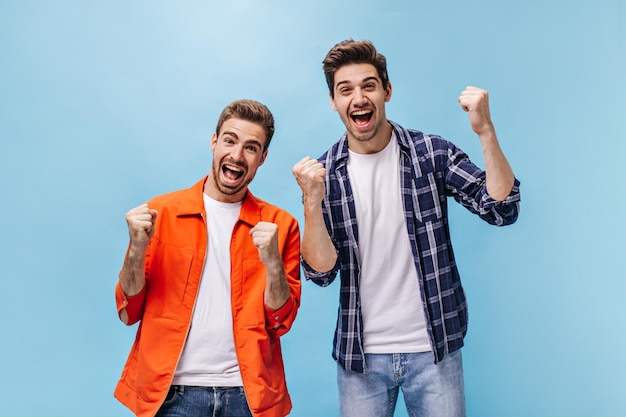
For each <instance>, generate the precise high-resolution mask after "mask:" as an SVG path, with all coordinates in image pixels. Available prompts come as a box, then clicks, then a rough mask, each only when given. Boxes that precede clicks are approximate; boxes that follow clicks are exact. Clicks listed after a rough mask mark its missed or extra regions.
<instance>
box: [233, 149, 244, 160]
mask: <svg viewBox="0 0 626 417" xmlns="http://www.w3.org/2000/svg"><path fill="white" fill-rule="evenodd" d="M231 156H232V158H233V159H234V160H235V161H241V160H242V159H243V146H242V145H237V146H235V147H234V148H233V150H232V152H231Z"/></svg>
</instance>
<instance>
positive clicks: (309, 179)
mask: <svg viewBox="0 0 626 417" xmlns="http://www.w3.org/2000/svg"><path fill="white" fill-rule="evenodd" d="M291 172H292V173H293V176H294V177H296V181H297V182H298V185H299V186H300V189H302V193H303V195H304V203H305V204H312V205H320V204H321V202H322V200H323V199H324V194H325V193H326V185H325V184H324V181H325V179H326V169H325V168H324V166H323V165H322V164H321V163H320V162H319V161H318V160H317V159H312V158H310V157H308V156H307V157H305V158H304V159H302V160H301V161H300V162H298V163H297V164H295V165H294V166H293V168H292V169H291Z"/></svg>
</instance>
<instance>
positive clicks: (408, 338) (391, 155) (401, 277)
mask: <svg viewBox="0 0 626 417" xmlns="http://www.w3.org/2000/svg"><path fill="white" fill-rule="evenodd" d="M399 164H400V147H399V145H398V142H397V140H396V138H395V134H394V135H393V136H392V137H391V140H390V141H389V144H388V145H387V146H386V147H385V148H384V149H383V150H381V151H380V152H378V153H375V154H358V153H355V152H351V151H350V154H349V158H348V165H347V167H348V175H349V176H350V185H351V187H352V192H353V194H354V198H355V206H356V218H357V224H358V233H359V238H358V241H359V243H358V244H359V257H360V270H361V273H360V298H361V308H362V312H363V333H364V341H363V343H364V349H365V353H410V352H427V351H430V350H431V346H430V341H429V337H428V332H427V330H426V321H425V319H424V307H423V303H422V296H421V290H420V286H419V282H418V278H417V272H416V270H415V263H414V262H413V253H412V251H411V245H410V241H409V235H408V232H407V228H406V221H405V218H404V208H403V207H404V205H403V203H402V192H401V188H400V187H401V184H400V167H399Z"/></svg>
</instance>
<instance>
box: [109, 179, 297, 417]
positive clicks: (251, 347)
mask: <svg viewBox="0 0 626 417" xmlns="http://www.w3.org/2000/svg"><path fill="white" fill-rule="evenodd" d="M205 181H206V177H205V178H204V179H203V180H201V181H199V182H198V183H196V184H195V185H194V186H193V187H191V188H189V189H185V190H180V191H175V192H173V193H169V194H165V195H162V196H159V197H156V198H154V199H153V200H151V201H150V202H149V203H148V204H149V207H150V208H153V209H156V210H158V212H159V214H158V216H157V220H156V230H155V234H154V236H153V237H152V239H151V241H150V246H149V247H148V252H147V254H146V261H145V269H146V275H145V276H146V285H145V286H144V289H143V290H142V292H141V293H139V294H137V295H135V296H132V297H126V296H125V295H124V293H123V292H122V290H121V288H120V286H119V283H118V284H117V286H116V289H115V295H116V302H117V310H118V314H119V312H120V311H121V310H122V309H124V308H125V309H126V312H127V314H128V318H129V322H128V324H129V325H131V324H134V323H136V322H137V321H141V322H140V324H139V327H138V329H137V335H136V338H135V342H134V344H133V347H132V349H131V351H130V354H129V356H128V360H127V362H126V365H125V367H124V370H123V372H122V376H121V378H120V380H119V382H118V384H117V387H116V389H115V397H116V398H117V399H118V400H119V401H120V402H122V403H123V404H124V405H125V406H127V407H128V408H129V409H130V410H131V411H133V412H134V413H135V414H136V415H137V416H140V417H152V416H154V415H155V414H156V412H157V411H158V409H159V408H160V406H161V404H162V403H163V401H164V399H165V396H166V394H167V391H168V389H169V387H170V384H171V382H172V378H173V376H174V371H175V370H176V365H177V363H178V359H179V357H180V354H181V352H182V349H183V345H184V344H185V339H186V337H187V332H188V330H189V325H190V320H191V314H192V310H193V308H194V305H195V302H196V296H197V292H198V287H199V284H200V277H201V276H202V270H203V268H204V261H205V255H206V249H207V230H206V224H205V221H204V218H205V211H204V202H203V199H202V192H203V186H204V182H205ZM259 221H266V222H272V223H275V224H277V225H278V234H279V237H278V246H279V251H280V253H281V254H282V257H283V262H284V265H285V273H286V276H287V280H288V281H289V286H290V288H291V295H290V298H289V300H288V301H287V303H286V304H285V305H284V306H283V307H281V308H280V309H278V310H276V311H274V310H272V309H269V308H268V307H266V306H265V304H264V301H263V300H264V298H263V294H264V290H265V267H264V265H263V263H261V261H260V260H259V255H258V250H257V248H256V247H255V246H254V244H253V243H252V238H251V237H250V235H249V231H250V229H251V228H252V227H253V226H254V225H256V224H257V223H258V222H259ZM230 250H231V287H232V289H231V301H232V310H233V332H234V338H235V349H236V352H237V358H238V361H239V367H240V370H241V376H242V379H243V385H244V390H245V392H246V398H247V400H248V404H249V405H250V409H251V410H252V413H253V414H254V416H255V417H284V416H285V415H287V414H288V413H289V411H290V410H291V399H290V397H289V393H288V392H287V385H286V382H285V373H284V367H283V360H282V353H281V347H280V340H279V337H280V336H282V335H283V334H285V333H286V332H287V331H288V330H289V329H290V328H291V325H292V323H293V321H294V319H295V317H296V313H297V311H298V307H299V306H300V265H299V257H300V231H299V228H298V223H297V221H296V220H295V219H294V218H293V217H292V216H291V215H290V214H289V213H287V212H286V211H284V210H281V209H279V208H278V207H275V206H273V205H271V204H268V203H266V202H264V201H262V200H259V199H257V198H256V197H254V196H253V195H252V194H251V193H250V191H248V193H247V194H246V197H245V199H244V201H243V204H242V207H241V213H240V215H239V219H238V221H237V223H236V224H235V227H234V229H233V236H232V241H231V249H230ZM207 348H208V349H210V348H211V347H210V346H207Z"/></svg>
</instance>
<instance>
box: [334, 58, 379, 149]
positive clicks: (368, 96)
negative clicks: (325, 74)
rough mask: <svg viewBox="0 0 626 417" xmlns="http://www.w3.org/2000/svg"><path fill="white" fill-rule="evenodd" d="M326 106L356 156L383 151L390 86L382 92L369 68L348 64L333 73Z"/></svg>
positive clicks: (374, 73) (375, 72) (373, 71)
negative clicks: (336, 117) (338, 119)
mask: <svg viewBox="0 0 626 417" xmlns="http://www.w3.org/2000/svg"><path fill="white" fill-rule="evenodd" d="M333 92H334V94H330V103H331V106H332V108H333V110H335V111H336V112H338V113H339V117H341V121H342V122H343V124H344V125H345V126H346V130H347V131H348V146H349V147H350V149H351V150H353V151H354V152H357V153H373V152H378V151H380V150H381V149H383V148H384V147H385V146H386V145H387V143H389V139H390V137H391V126H390V125H389V123H388V122H387V116H386V114H385V103H386V102H388V101H389V100H390V99H391V83H389V82H388V83H387V87H386V88H383V83H382V81H381V79H380V77H379V76H378V73H377V71H376V68H375V67H374V66H373V65H371V64H348V65H344V66H342V67H340V68H339V69H338V70H337V71H336V72H335V83H334V86H333Z"/></svg>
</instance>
